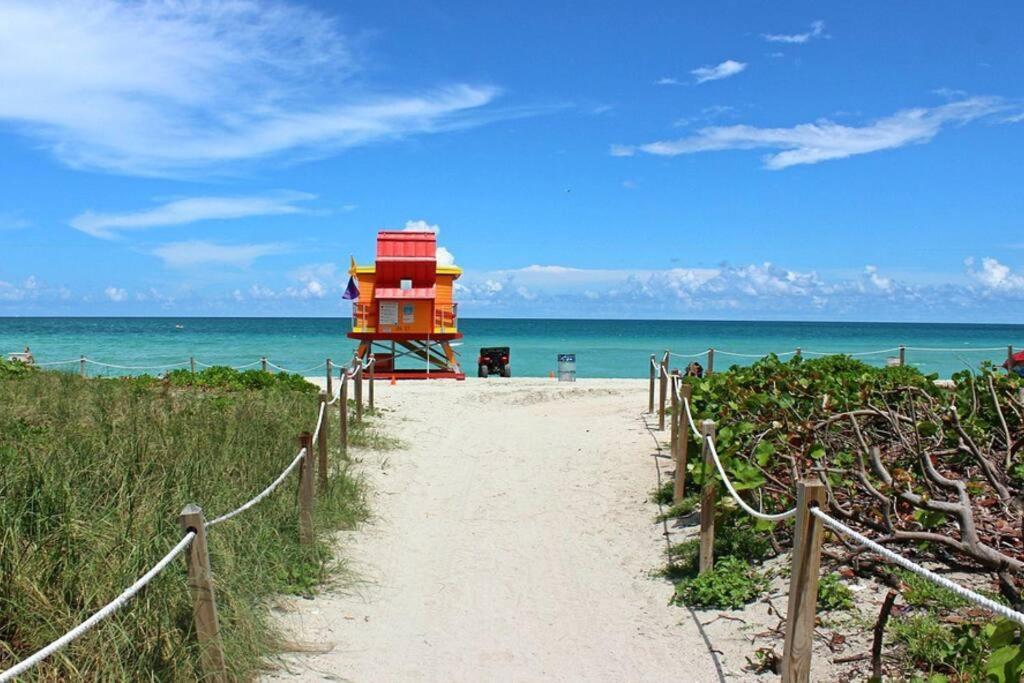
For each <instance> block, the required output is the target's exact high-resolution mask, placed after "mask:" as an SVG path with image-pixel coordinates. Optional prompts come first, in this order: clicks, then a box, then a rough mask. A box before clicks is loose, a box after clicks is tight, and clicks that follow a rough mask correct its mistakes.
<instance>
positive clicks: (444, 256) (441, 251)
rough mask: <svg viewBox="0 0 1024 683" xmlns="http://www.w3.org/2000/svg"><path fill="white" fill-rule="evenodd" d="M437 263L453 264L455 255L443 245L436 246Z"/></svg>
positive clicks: (441, 264)
mask: <svg viewBox="0 0 1024 683" xmlns="http://www.w3.org/2000/svg"><path fill="white" fill-rule="evenodd" d="M437 265H439V266H454V265H455V255H454V254H452V252H450V251H448V250H447V249H446V248H444V247H438V248H437Z"/></svg>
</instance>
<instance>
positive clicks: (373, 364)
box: [367, 353, 377, 412]
mask: <svg viewBox="0 0 1024 683" xmlns="http://www.w3.org/2000/svg"><path fill="white" fill-rule="evenodd" d="M376 367H377V357H376V356H374V355H373V354H372V353H371V354H370V379H369V384H368V386H367V388H368V389H369V390H370V391H369V395H368V396H367V398H368V399H369V400H368V401H367V405H368V406H369V408H370V412H373V384H374V381H373V380H374V377H375V376H376V374H377V371H376V369H375V368H376Z"/></svg>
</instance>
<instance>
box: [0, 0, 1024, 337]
mask: <svg viewBox="0 0 1024 683" xmlns="http://www.w3.org/2000/svg"><path fill="white" fill-rule="evenodd" d="M497 5H499V3H477V2H473V3H468V2H467V3H462V2H446V3H429V2H422V3H399V2H391V1H390V0H383V1H379V2H375V3H313V2H307V3H298V2H282V3H269V2H256V1H252V2H248V1H247V2H242V1H236V2H227V1H226V2H213V3H199V2H196V3H177V2H175V3H168V4H163V3H161V2H158V1H154V2H149V3H117V2H113V1H112V0H91V1H90V2H82V3H76V4H71V3H47V2H29V1H22V0H7V1H6V2H4V3H2V4H0V173H2V176H0V177H2V181H3V182H2V183H0V245H2V246H0V254H2V256H0V315H175V316H177V315H324V316H339V315H347V312H348V305H347V303H343V302H342V301H341V300H340V294H341V290H342V289H343V287H344V285H345V277H344V270H345V269H346V265H347V262H348V257H349V255H350V254H352V255H355V257H356V258H357V259H358V260H361V261H368V260H369V259H370V258H371V257H372V253H373V247H374V235H375V231H376V230H377V229H381V228H402V227H405V226H432V227H434V228H435V229H439V242H440V244H442V245H444V247H445V248H446V250H447V251H448V253H449V254H451V255H452V256H453V258H454V260H455V261H456V262H457V263H458V264H459V265H461V266H462V267H463V268H464V269H465V271H466V274H465V276H464V277H463V280H462V285H463V287H462V289H461V290H460V292H459V300H460V302H461V307H462V309H461V310H462V314H463V315H472V316H497V317H503V316H560V317H609V318H644V317H659V318H736V319H825V320H945V321H978V322H983V321H992V322H996V321H1008V322H1020V321H1021V314H1022V312H1024V221H1022V218H1021V216H1022V215H1024V192H1022V189H1021V188H1022V185H1021V178H1022V173H1021V161H1022V152H1024V92H1022V89H1021V88H1022V86H1021V81H1020V74H1021V73H1024V44H1022V43H1021V41H1020V35H1019V27H1020V26H1021V24H1022V21H1024V7H1022V6H1021V5H1019V4H1016V3H998V4H996V3H992V4H985V5H977V4H971V5H968V4H954V3H939V4H925V3H895V4H894V3H857V4H855V5H852V4H843V5H840V4H829V3H810V2H807V3H772V4H770V5H769V4H766V3H741V2H703V3H644V4H642V5H640V6H637V5H633V6H627V4H624V3H611V2H607V3H604V2H587V3H582V2H581V3H552V2H544V3H532V2H523V3H515V4H501V5H502V6H497Z"/></svg>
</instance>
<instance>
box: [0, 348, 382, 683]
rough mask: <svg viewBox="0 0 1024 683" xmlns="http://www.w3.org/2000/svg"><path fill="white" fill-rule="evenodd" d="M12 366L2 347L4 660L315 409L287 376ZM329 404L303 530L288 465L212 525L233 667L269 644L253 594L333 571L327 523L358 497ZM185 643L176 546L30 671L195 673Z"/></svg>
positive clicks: (238, 481)
mask: <svg viewBox="0 0 1024 683" xmlns="http://www.w3.org/2000/svg"><path fill="white" fill-rule="evenodd" d="M8 366H9V364H6V363H4V364H0V669H5V668H7V667H9V666H11V665H12V664H14V663H15V661H17V660H18V659H21V658H23V657H25V656H27V655H29V654H31V653H32V652H34V651H35V650H37V649H38V648H40V647H42V646H44V645H46V644H47V643H49V642H51V641H52V640H54V639H55V638H57V637H58V636H60V635H62V634H63V633H64V632H65V631H67V630H68V629H69V628H71V627H73V626H74V625H76V624H77V623H79V622H80V621H82V620H83V619H85V618H87V617H88V616H89V615H91V614H92V613H93V612H95V611H96V609H98V608H99V607H101V606H102V605H103V604H105V603H106V602H108V601H109V600H110V599H111V598H113V597H114V596H116V595H117V594H118V593H119V592H121V590H123V589H124V588H125V587H126V586H128V585H129V584H130V583H132V582H133V581H134V580H135V579H136V578H137V577H138V576H140V575H141V574H142V573H144V572H145V571H146V570H148V569H149V568H150V567H151V566H152V565H153V564H154V563H155V562H156V561H157V560H158V559H159V558H160V557H162V556H163V555H164V554H165V553H166V552H167V551H168V550H169V549H170V548H171V547H172V546H173V545H174V544H175V543H176V542H177V541H178V540H179V539H180V537H181V532H180V530H179V527H178V522H177V516H178V514H179V512H180V511H181V509H182V507H183V506H184V505H185V504H186V503H190V502H191V503H196V504H198V505H200V506H201V507H202V508H203V510H204V511H205V513H206V516H207V518H208V519H209V518H212V517H214V516H217V515H219V514H222V513H224V512H226V511H229V510H232V509H234V508H235V507H237V506H238V505H239V504H241V503H243V502H244V501H246V500H248V499H249V498H250V497H252V496H253V495H254V494H256V493H257V492H258V491H260V490H261V489H262V488H263V487H265V486H266V485H267V484H269V483H270V482H271V481H272V480H273V479H274V478H275V477H276V476H277V474H278V473H280V471H281V470H282V469H283V468H284V467H285V466H286V465H287V464H288V463H289V462H290V461H291V459H292V458H293V457H294V455H295V453H296V452H297V449H298V440H297V437H298V434H299V432H301V431H304V430H309V431H311V430H312V429H313V427H314V424H315V419H316V407H317V398H316V390H315V389H313V390H310V389H309V388H307V386H308V385H302V384H299V383H298V382H296V381H295V380H293V379H277V380H269V379H267V378H256V379H253V380H251V382H250V383H249V384H248V385H247V384H246V383H245V382H243V383H240V385H237V383H235V382H234V380H233V379H232V378H231V376H230V373H223V372H220V373H209V374H207V373H199V374H203V375H205V379H206V380H210V381H205V380H204V381H192V382H189V381H187V379H179V380H174V379H171V380H168V381H160V380H155V379H153V378H134V379H126V380H117V379H93V380H86V379H82V378H80V377H77V376H74V375H70V374H60V373H54V372H39V371H22V370H21V369H19V368H12V367H8ZM216 374H220V375H222V376H224V377H225V378H227V379H226V380H225V382H224V383H223V384H218V382H216V381H212V376H213V375H216ZM241 374H246V373H241ZM278 377H280V376H278ZM247 386H258V387H259V388H260V390H253V389H251V388H247ZM329 416H330V417H331V418H332V419H331V421H330V423H329V426H330V429H329V436H330V438H331V439H332V443H331V445H332V448H331V479H330V485H329V487H328V489H327V491H326V492H325V493H324V494H322V495H318V498H317V501H316V508H315V528H316V530H317V541H316V544H315V545H314V546H313V547H311V548H304V547H302V546H300V545H299V544H298V511H297V506H296V489H297V485H298V478H297V476H296V474H295V473H293V474H292V475H291V477H289V479H287V480H286V481H285V482H284V483H283V484H282V486H281V488H279V489H278V490H277V491H275V493H274V494H273V495H271V496H270V497H269V498H267V499H265V500H264V501H262V502H261V503H260V504H259V505H258V506H256V507H255V508H253V509H250V510H248V511H247V512H245V513H243V514H242V515H241V516H239V517H236V518H234V519H232V520H230V521H227V522H224V523H223V524H221V525H219V526H217V527H215V528H213V529H211V530H210V532H209V536H208V542H209V549H210V555H211V563H212V567H213V573H214V579H215V582H216V591H217V601H218V607H219V613H220V625H221V632H222V636H223V639H224V648H225V653H226V659H227V662H228V666H229V669H230V675H231V677H232V678H233V679H236V680H237V679H249V678H252V677H253V676H254V674H255V673H256V672H257V670H258V669H259V668H260V667H261V666H263V665H265V663H266V658H267V656H268V655H269V654H272V653H273V652H274V649H275V643H276V637H275V634H274V633H273V632H272V630H271V625H270V623H269V618H268V610H267V608H266V600H267V599H268V598H269V597H271V596H273V595H275V594H279V593H282V592H284V593H298V594H307V593H310V592H312V591H314V590H315V588H316V586H317V585H319V584H320V583H322V582H323V581H325V580H326V579H328V578H330V577H331V576H332V575H334V574H333V570H334V569H336V568H337V563H336V561H335V560H334V559H333V558H332V554H331V543H330V535H331V532H332V531H334V530H336V529H339V528H345V527H351V526H353V525H354V524H356V523H357V522H358V521H359V520H360V519H361V518H363V517H364V515H365V507H364V506H365V504H364V500H363V496H362V490H361V486H360V483H359V481H358V480H357V479H356V478H355V477H354V476H353V475H352V474H351V473H350V472H349V467H348V462H347V460H345V459H343V458H341V457H340V455H339V449H338V444H337V443H336V442H334V440H335V439H337V436H338V423H337V411H336V410H334V411H332V412H331V413H329ZM370 424H371V423H369V422H366V423H363V424H362V425H360V424H353V425H351V428H350V436H351V442H352V443H353V444H354V445H356V446H360V445H367V444H371V445H381V444H385V445H386V444H387V443H388V440H387V439H386V438H384V437H381V436H380V435H379V434H378V433H377V432H376V431H375V430H374V429H373V428H372V426H370ZM197 655H198V653H197V648H196V644H195V637H194V633H193V626H192V611H191V606H190V598H189V592H188V588H187V584H186V578H185V571H184V560H180V559H179V560H177V561H175V562H174V563H173V564H172V565H171V566H170V567H168V569H167V570H166V571H165V572H164V573H162V574H161V575H160V576H158V577H157V578H156V579H155V580H154V581H153V582H152V583H151V584H150V585H149V586H148V587H147V588H146V589H145V590H144V591H143V592H142V593H141V594H140V595H139V596H138V597H137V598H136V599H135V600H134V601H132V602H131V603H129V605H128V606H127V607H126V608H124V609H123V610H121V611H120V612H118V613H116V614H115V615H113V616H112V617H110V618H109V619H107V620H105V621H104V622H102V623H101V624H100V625H99V626H98V627H97V628H95V629H94V630H92V631H90V632H89V633H88V634H86V635H85V636H83V637H82V638H80V639H79V640H77V641H76V642H75V643H73V644H72V645H70V646H68V647H67V648H65V649H64V650H62V651H61V652H59V653H57V654H56V655H54V656H52V657H51V658H50V659H49V660H47V661H46V662H44V663H43V664H41V665H40V666H39V667H37V669H36V670H35V672H34V674H32V676H35V677H36V678H37V679H39V680H57V679H64V680H81V679H89V680H161V681H164V680H170V681H192V680H197V679H199V678H200V677H201V672H200V671H199V669H198V656H197Z"/></svg>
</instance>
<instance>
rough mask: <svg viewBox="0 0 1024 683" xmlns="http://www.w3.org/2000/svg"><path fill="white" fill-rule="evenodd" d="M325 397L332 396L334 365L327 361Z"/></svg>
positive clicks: (329, 360)
mask: <svg viewBox="0 0 1024 683" xmlns="http://www.w3.org/2000/svg"><path fill="white" fill-rule="evenodd" d="M327 395H328V396H334V363H332V362H331V359H330V358H328V359H327Z"/></svg>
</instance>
